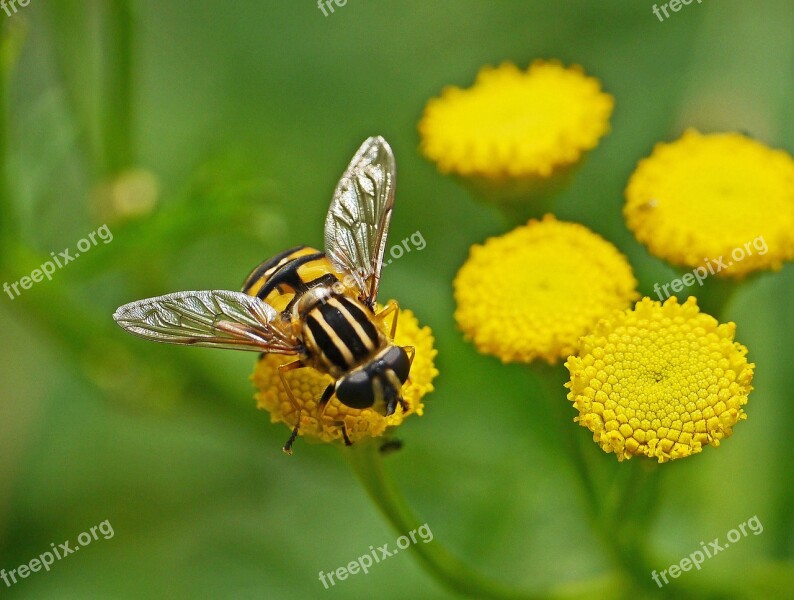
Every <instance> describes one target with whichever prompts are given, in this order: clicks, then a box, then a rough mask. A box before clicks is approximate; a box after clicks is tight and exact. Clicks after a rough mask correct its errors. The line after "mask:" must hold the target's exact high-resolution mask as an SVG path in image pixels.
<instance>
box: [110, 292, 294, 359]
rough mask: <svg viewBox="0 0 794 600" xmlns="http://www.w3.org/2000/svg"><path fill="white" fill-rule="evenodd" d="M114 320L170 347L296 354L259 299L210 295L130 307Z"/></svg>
mask: <svg viewBox="0 0 794 600" xmlns="http://www.w3.org/2000/svg"><path fill="white" fill-rule="evenodd" d="M113 319H115V321H116V323H118V324H119V325H120V326H121V327H122V328H124V329H125V330H126V331H129V332H130V333H132V334H134V335H138V336H140V337H143V338H146V339H147V340H152V341H154V342H165V343H169V344H184V345H192V346H210V347H213V348H228V349H231V350H252V351H256V352H275V353H281V354H295V353H297V352H298V351H299V344H298V342H297V340H295V338H294V337H293V336H292V335H291V334H290V333H289V332H288V331H287V330H286V328H285V327H283V326H282V325H281V322H280V321H279V319H278V312H277V311H276V309H275V308H273V307H272V306H270V305H269V304H267V303H265V302H263V301H262V300H260V299H259V298H256V297H255V296H249V295H247V294H243V293H241V292H232V291H226V290H212V291H200V292H176V293H174V294H167V295H165V296H158V297H156V298H147V299H145V300H138V301H137V302H130V303H129V304H125V305H124V306H121V307H119V308H118V309H117V310H116V312H115V313H114V314H113Z"/></svg>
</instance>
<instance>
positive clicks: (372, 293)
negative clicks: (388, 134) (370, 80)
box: [325, 136, 396, 307]
mask: <svg viewBox="0 0 794 600" xmlns="http://www.w3.org/2000/svg"><path fill="white" fill-rule="evenodd" d="M395 179H396V170H395V163H394V154H392V150H391V148H390V147H389V144H388V143H387V142H386V140H384V139H383V138H382V137H380V136H377V137H371V138H368V139H367V140H366V141H365V142H364V143H363V144H362V145H361V147H360V148H359V149H358V152H356V155H355V156H354V157H353V160H351V161H350V165H348V167H347V170H346V171H345V173H344V175H342V179H340V180H339V183H338V184H337V186H336V191H335V192H334V197H333V200H332V201H331V206H330V208H329V209H328V216H327V217H326V220H325V253H326V255H327V256H328V259H329V260H330V261H331V262H332V263H333V265H334V266H335V267H336V268H337V269H339V270H340V271H341V272H343V273H346V274H349V275H351V276H352V277H353V279H354V281H355V283H356V285H357V286H358V288H359V291H360V299H361V300H362V301H363V302H364V303H366V304H367V305H368V306H370V307H373V306H374V305H375V299H376V297H377V295H378V285H379V284H380V272H381V269H382V267H383V255H384V253H385V251H386V238H387V236H388V233H389V223H390V221H391V213H392V208H393V207H394V186H395Z"/></svg>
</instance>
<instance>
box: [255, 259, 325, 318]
mask: <svg viewBox="0 0 794 600" xmlns="http://www.w3.org/2000/svg"><path fill="white" fill-rule="evenodd" d="M336 281H338V279H337V277H336V275H335V273H334V270H333V267H332V266H331V263H330V262H329V261H328V259H327V258H325V253H324V252H320V251H319V250H315V249H314V248H310V247H308V246H296V247H295V248H290V249H289V250H285V251H284V252H282V253H280V254H277V255H276V256H274V257H273V258H270V259H268V260H266V261H265V262H263V263H262V264H261V265H259V266H258V267H257V268H255V269H254V270H253V271H251V273H250V274H249V275H248V277H247V278H246V280H245V283H244V284H243V290H242V291H243V292H244V293H246V294H249V295H251V296H256V297H258V298H261V299H262V300H264V301H265V302H267V303H268V304H270V305H271V306H273V307H274V308H276V309H277V310H281V311H283V310H286V304H285V301H286V303H289V301H290V300H292V299H293V298H297V297H298V296H300V295H302V294H304V293H306V292H307V291H308V290H310V289H311V288H313V287H316V286H317V285H333V283H334V282H336ZM285 296H288V298H285ZM280 305H283V306H280Z"/></svg>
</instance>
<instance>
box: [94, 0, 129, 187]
mask: <svg viewBox="0 0 794 600" xmlns="http://www.w3.org/2000/svg"><path fill="white" fill-rule="evenodd" d="M106 22H107V29H106V32H105V35H106V39H105V41H106V54H105V61H104V63H103V67H104V69H103V73H102V88H103V90H104V93H103V106H102V121H101V127H100V129H101V132H102V134H101V135H102V149H103V152H102V154H103V162H104V165H103V166H104V168H103V171H104V174H106V175H107V174H115V173H118V172H119V171H121V170H122V169H124V168H125V167H128V166H130V165H131V164H132V162H133V160H134V158H135V146H134V142H133V96H134V94H133V92H134V90H133V75H132V71H133V66H134V65H133V44H134V27H133V15H132V8H131V6H130V3H129V1H128V0H112V1H111V2H108V4H107V16H106Z"/></svg>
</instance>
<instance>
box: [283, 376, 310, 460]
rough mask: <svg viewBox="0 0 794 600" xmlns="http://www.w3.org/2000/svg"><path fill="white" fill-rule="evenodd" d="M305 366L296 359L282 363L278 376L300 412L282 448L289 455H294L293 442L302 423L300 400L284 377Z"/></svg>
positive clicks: (293, 404) (291, 401)
mask: <svg viewBox="0 0 794 600" xmlns="http://www.w3.org/2000/svg"><path fill="white" fill-rule="evenodd" d="M305 366H306V365H304V364H303V363H302V362H301V361H300V360H294V361H292V362H291V363H287V364H286V365H281V366H280V367H279V368H278V376H279V378H280V379H281V385H283V386H284V390H285V391H286V392H287V396H288V397H289V401H290V403H291V404H292V407H293V408H294V409H295V410H296V411H297V412H298V418H297V419H296V421H295V427H294V428H293V430H292V433H291V434H290V436H289V439H288V440H287V443H286V444H284V447H283V448H282V450H284V452H285V453H286V454H289V455H292V444H294V443H295V439H296V438H297V437H298V429H299V428H300V424H301V408H300V406H299V405H298V401H297V400H295V395H294V394H293V393H292V388H291V387H290V386H289V382H288V381H287V378H286V377H284V373H286V372H287V371H294V370H295V369H302V368H303V367H305Z"/></svg>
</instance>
